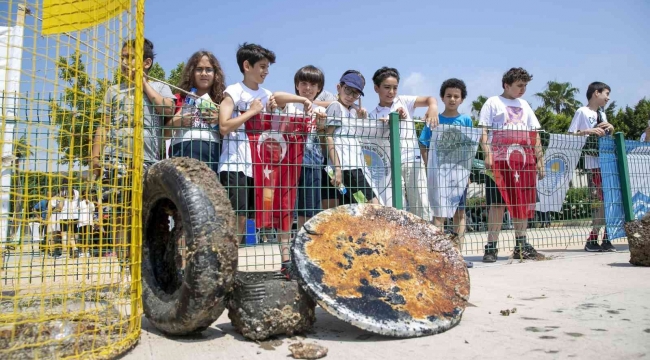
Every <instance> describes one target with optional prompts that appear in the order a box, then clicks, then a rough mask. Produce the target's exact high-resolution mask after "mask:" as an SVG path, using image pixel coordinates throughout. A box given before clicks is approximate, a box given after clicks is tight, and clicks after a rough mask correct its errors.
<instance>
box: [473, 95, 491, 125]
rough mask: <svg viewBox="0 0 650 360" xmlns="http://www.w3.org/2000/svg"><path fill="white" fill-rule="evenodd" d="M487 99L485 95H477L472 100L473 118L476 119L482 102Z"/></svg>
mask: <svg viewBox="0 0 650 360" xmlns="http://www.w3.org/2000/svg"><path fill="white" fill-rule="evenodd" d="M487 99H488V98H487V97H486V96H483V95H479V97H477V98H476V100H474V101H472V117H474V119H478V117H479V114H480V113H481V109H482V108H483V104H485V102H486V101H487Z"/></svg>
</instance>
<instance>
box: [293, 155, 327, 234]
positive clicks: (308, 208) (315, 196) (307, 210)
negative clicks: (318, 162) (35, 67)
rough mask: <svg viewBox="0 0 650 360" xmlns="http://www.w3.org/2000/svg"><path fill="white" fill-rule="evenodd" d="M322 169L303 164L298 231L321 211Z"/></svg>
mask: <svg viewBox="0 0 650 360" xmlns="http://www.w3.org/2000/svg"><path fill="white" fill-rule="evenodd" d="M321 174H322V173H321V170H320V169H318V168H311V167H307V166H303V168H302V170H301V176H300V184H299V187H298V204H297V209H296V210H297V213H298V231H300V229H302V227H303V225H305V222H307V221H308V220H309V219H311V218H312V217H313V216H315V215H316V214H318V213H319V212H320V211H321V188H322V183H321Z"/></svg>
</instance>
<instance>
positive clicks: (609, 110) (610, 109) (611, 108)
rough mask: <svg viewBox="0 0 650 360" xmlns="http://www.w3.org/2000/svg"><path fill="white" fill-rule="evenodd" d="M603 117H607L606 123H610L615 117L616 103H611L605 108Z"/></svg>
mask: <svg viewBox="0 0 650 360" xmlns="http://www.w3.org/2000/svg"><path fill="white" fill-rule="evenodd" d="M605 116H607V121H610V122H611V121H612V120H613V119H614V118H615V117H616V101H612V102H611V103H609V105H607V107H606V108H605Z"/></svg>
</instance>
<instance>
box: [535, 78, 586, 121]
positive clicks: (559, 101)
mask: <svg viewBox="0 0 650 360" xmlns="http://www.w3.org/2000/svg"><path fill="white" fill-rule="evenodd" d="M579 92H580V90H578V89H577V88H574V87H573V86H572V85H571V83H569V82H557V81H549V82H548V83H546V90H544V91H543V92H540V93H537V94H535V96H536V97H538V98H539V99H540V100H542V107H544V108H546V109H548V110H550V111H552V112H554V113H555V114H556V115H559V114H565V115H567V116H573V114H574V113H575V112H576V110H578V108H580V107H581V106H582V103H581V102H580V101H578V100H576V98H575V96H576V94H578V93H579Z"/></svg>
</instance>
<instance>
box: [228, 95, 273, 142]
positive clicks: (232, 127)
mask: <svg viewBox="0 0 650 360" xmlns="http://www.w3.org/2000/svg"><path fill="white" fill-rule="evenodd" d="M263 109H264V106H263V105H262V102H261V101H260V99H255V100H253V102H252V103H251V106H250V108H249V109H248V110H247V111H246V112H244V113H243V114H241V115H239V116H237V117H234V118H233V117H232V112H233V111H234V110H235V103H234V101H233V100H232V98H231V97H230V95H228V93H226V97H225V98H224V99H223V101H222V102H221V106H220V107H219V132H220V133H221V135H223V136H226V135H228V134H230V133H231V132H233V131H236V130H237V129H239V127H240V126H242V124H243V123H245V122H246V121H248V120H249V119H250V118H252V117H253V116H255V115H257V114H259V113H261V112H262V110H263Z"/></svg>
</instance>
